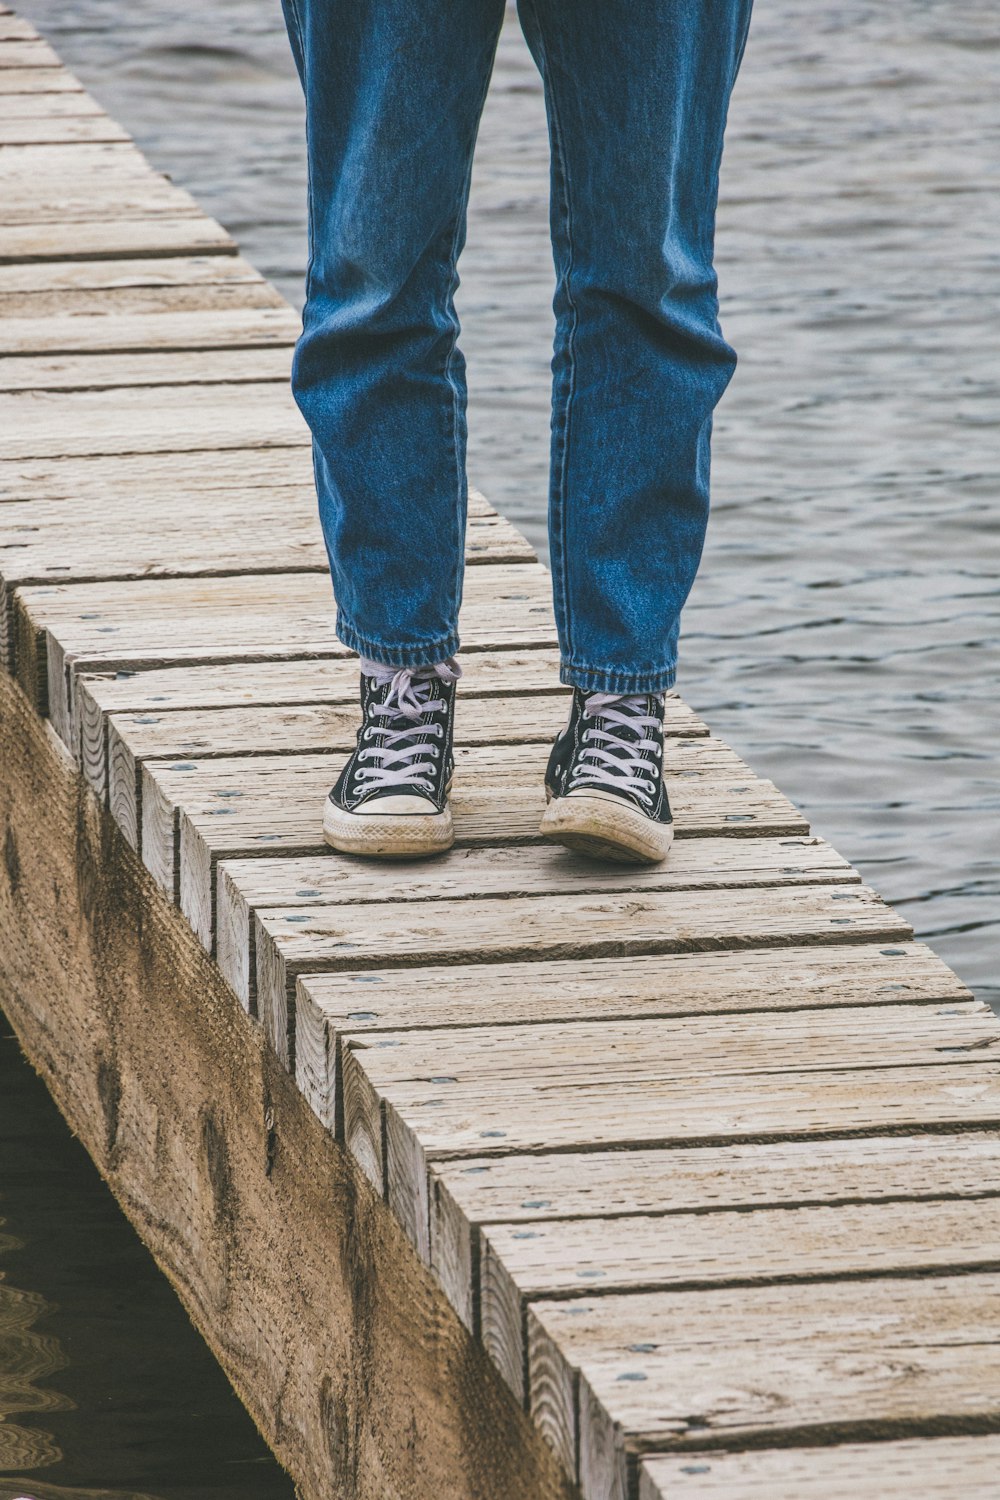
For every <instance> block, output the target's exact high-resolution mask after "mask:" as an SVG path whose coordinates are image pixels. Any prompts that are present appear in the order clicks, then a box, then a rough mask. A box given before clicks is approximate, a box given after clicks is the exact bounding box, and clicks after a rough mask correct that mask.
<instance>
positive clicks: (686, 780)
mask: <svg viewBox="0 0 1000 1500" xmlns="http://www.w3.org/2000/svg"><path fill="white" fill-rule="evenodd" d="M527 566H529V565H527V564H526V565H525V567H527ZM476 571H479V570H476ZM50 654H51V653H50ZM673 743H674V745H675V746H676V749H675V750H674V756H675V758H676V760H677V761H679V762H680V763H681V764H682V765H683V767H684V770H683V771H680V770H679V771H678V774H677V775H676V776H675V778H674V781H673V784H672V804H673V808H674V815H675V819H676V822H677V829H678V833H679V834H680V835H681V836H685V837H691V836H693V837H704V836H707V835H710V834H719V833H722V834H727V835H733V836H741V837H746V836H749V834H750V833H751V832H753V833H754V834H757V835H761V836H768V835H770V836H775V837H777V836H779V835H780V836H793V837H794V836H799V835H803V834H807V833H808V831H809V829H808V824H807V823H806V821H805V819H804V818H803V817H802V816H801V814H800V813H798V812H797V811H796V810H795V809H794V808H793V807H792V805H791V803H790V802H788V800H787V798H785V797H783V796H782V795H781V794H780V793H779V792H778V791H777V789H776V788H774V787H773V786H772V784H771V783H770V782H760V781H758V780H757V779H756V778H755V777H753V776H752V775H751V774H748V773H746V772H745V771H742V770H741V771H739V772H737V773H733V774H731V775H730V777H728V778H727V777H724V775H723V774H721V773H720V770H719V769H718V768H719V767H720V766H722V765H724V764H725V762H724V761H722V759H721V757H720V760H719V761H718V762H716V763H715V764H713V760H712V758H710V757H705V759H704V762H703V763H702V764H699V760H698V757H697V755H696V754H695V751H696V747H697V746H698V745H699V744H707V743H708V738H707V737H701V738H700V739H691V740H684V739H682V738H678V739H676V740H675V741H674V742H673ZM547 755H548V746H547V743H533V744H527V745H496V746H484V747H477V746H469V745H461V746H460V747H459V749H458V752H457V756H456V780H455V786H454V789H453V792H452V797H451V804H452V809H453V813H454V816H455V827H456V843H457V845H458V847H460V848H461V847H467V846H470V845H483V844H517V843H538V842H539V841H540V837H541V836H540V834H539V821H540V819H541V815H542V812H543V810H544V789H543V775H544V766H545V761H546V759H547ZM342 762H343V753H342V752H341V753H338V754H330V755H321V756H317V755H313V754H307V753H302V754H296V755H283V756H278V755H257V756H239V757H225V756H220V757H218V758H217V759H208V760H206V761H204V762H200V761H195V760H192V759H188V758H184V759H181V760H175V761H154V760H148V761H145V762H143V763H142V766H141V787H139V788H137V792H136V795H137V797H138V799H139V809H138V815H139V816H140V817H141V826H142V840H141V847H142V855H143V860H144V861H145V863H146V865H147V868H148V869H150V871H152V872H153V873H154V874H157V872H164V871H172V870H174V869H175V868H178V867H180V868H181V869H182V871H183V875H182V882H183V890H184V896H183V902H184V909H185V912H186V913H187V914H189V916H193V914H194V913H196V912H201V913H207V912H209V911H210V910H211V909H212V906H213V898H212V895H211V893H210V891H209V889H208V888H207V887H206V886H205V883H204V882H205V878H206V872H207V871H209V870H210V869H211V868H212V867H214V865H215V864H216V863H217V861H218V860H220V859H233V858H242V857H250V856H253V855H259V854H260V853H265V854H269V855H271V856H272V857H273V856H277V855H289V854H292V855H300V856H301V855H314V854H326V852H327V851H326V845H325V844H324V842H323V838H322V808H323V805H324V802H325V799H326V796H327V793H328V792H329V789H330V786H331V785H332V784H333V782H334V780H335V779H336V776H337V774H338V772H339V769H340V766H341V764H342ZM116 781H117V784H118V785H119V786H120V787H121V789H122V793H121V794H122V796H123V798H125V799H126V800H127V802H129V803H130V802H131V789H130V787H129V784H128V772H127V768H125V770H124V771H122V772H118V773H116ZM123 805H124V804H123ZM147 806H150V807H151V809H152V811H151V812H150V815H149V817H148V818H147V812H146V809H147ZM175 814H176V816H175ZM178 818H179V821H178ZM178 840H179V844H180V848H179V849H178ZM157 878H160V877H159V874H157ZM170 888H171V885H170V882H169V881H168V882H167V884H166V885H165V889H168V890H169V889H170ZM845 925H846V918H845ZM318 930H319V929H317V931H318Z"/></svg>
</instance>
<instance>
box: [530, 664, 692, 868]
mask: <svg viewBox="0 0 1000 1500" xmlns="http://www.w3.org/2000/svg"><path fill="white" fill-rule="evenodd" d="M545 796H546V799H547V801H548V804H549V805H548V807H547V808H546V810H545V815H544V817H543V818H542V828H541V831H542V833H543V834H544V835H545V837H546V838H549V839H554V840H555V842H556V843H557V844H566V845H568V847H569V848H570V849H578V850H579V851H580V852H581V853H582V854H592V855H595V856H596V857H597V858H599V859H613V860H618V861H620V862H621V863H622V864H639V865H647V864H648V865H655V864H659V862H660V860H662V859H666V857H667V851H668V850H669V848H670V845H671V843H672V841H673V836H674V827H673V820H672V818H671V815H670V803H669V801H668V800H667V793H666V788H665V787H664V785H663V696H662V694H659V695H658V694H655V693H586V692H584V691H583V689H582V688H574V689H573V706H572V708H571V710H570V716H569V723H568V724H567V725H566V728H565V729H564V730H563V732H562V734H560V736H559V738H558V739H557V740H556V742H555V744H554V746H553V747H552V754H551V755H550V756H549V764H548V769H547V770H546V772H545Z"/></svg>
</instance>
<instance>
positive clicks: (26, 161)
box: [0, 106, 194, 203]
mask: <svg viewBox="0 0 1000 1500" xmlns="http://www.w3.org/2000/svg"><path fill="white" fill-rule="evenodd" d="M0 111H2V106H0ZM84 180H85V181H86V182H87V184H88V186H90V185H92V186H93V187H94V188H95V190H96V191H99V192H101V193H105V192H111V191H113V189H114V185H115V183H118V184H119V185H123V184H125V183H129V184H133V183H135V182H150V183H157V184H159V183H163V182H169V178H167V177H166V176H165V175H164V174H163V173H162V172H157V171H156V170H155V169H154V168H153V167H152V166H150V164H149V162H148V161H147V160H146V158H145V156H143V154H142V152H141V151H140V150H139V148H138V146H137V145H136V144H135V142H134V141H127V142H124V143H120V142H119V143H102V144H98V145H82V146H72V147H67V146H58V145H56V146H48V145H45V146H30V147H28V148H27V149H25V150H23V151H10V152H6V151H5V152H3V153H0V184H3V185H4V186H5V187H8V188H13V189H14V191H15V192H18V191H20V190H21V189H27V188H28V187H30V184H31V183H35V184H37V185H43V184H46V183H49V182H54V183H60V184H61V183H66V182H76V183H82V182H83V181H84ZM178 191H181V190H178ZM184 196H185V198H187V200H188V201H189V202H192V203H193V202H194V200H193V199H192V198H191V196H190V194H188V193H185V195H184Z"/></svg>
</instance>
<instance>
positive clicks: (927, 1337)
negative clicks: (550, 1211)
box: [528, 1275, 1000, 1500]
mask: <svg viewBox="0 0 1000 1500" xmlns="http://www.w3.org/2000/svg"><path fill="white" fill-rule="evenodd" d="M528 1322H529V1345H530V1360H531V1383H532V1412H533V1415H534V1417H535V1421H536V1423H537V1424H538V1425H539V1426H540V1427H541V1428H542V1430H543V1432H544V1433H545V1434H546V1436H547V1438H548V1440H549V1441H550V1442H551V1443H552V1445H553V1447H554V1448H555V1449H556V1452H557V1453H559V1454H560V1455H561V1456H562V1457H563V1459H564V1461H567V1462H568V1464H569V1466H570V1472H571V1473H572V1472H573V1470H574V1467H575V1460H576V1459H577V1457H579V1472H580V1481H581V1492H582V1495H583V1496H584V1497H585V1500H598V1497H600V1500H625V1497H626V1496H627V1494H628V1493H629V1489H628V1485H629V1478H630V1475H631V1474H632V1473H634V1465H635V1459H636V1456H637V1455H638V1454H639V1453H640V1452H646V1451H648V1450H649V1449H652V1448H667V1447H673V1448H689V1449H691V1448H693V1449H698V1448H704V1447H706V1446H712V1447H715V1446H730V1447H741V1446H742V1447H745V1446H747V1445H748V1444H760V1443H761V1442H763V1441H768V1440H769V1441H771V1442H772V1443H773V1442H778V1443H780V1444H782V1445H787V1444H789V1443H790V1442H796V1441H799V1442H801V1441H812V1442H815V1441H821V1442H829V1441H831V1439H834V1438H836V1439H838V1440H848V1441H850V1440H860V1439H869V1438H873V1437H881V1438H891V1437H901V1436H904V1435H906V1434H907V1433H912V1432H914V1431H920V1432H921V1433H923V1434H924V1435H928V1436H929V1435H932V1434H935V1433H941V1434H948V1433H952V1434H954V1433H956V1432H959V1433H960V1432H962V1431H974V1430H975V1429H976V1427H980V1428H982V1427H984V1426H990V1427H996V1426H998V1425H1000V1395H998V1392H1000V1339H998V1338H997V1337H996V1332H995V1330H996V1329H997V1327H998V1326H1000V1277H998V1276H996V1275H963V1276H953V1277H947V1276H931V1277H915V1278H898V1279H885V1280H871V1281H857V1282H817V1283H814V1284H812V1285H805V1286H782V1287H749V1288H746V1287H744V1288H739V1289H737V1290H729V1289H727V1290H717V1291H706V1292H686V1293H681V1292H673V1293H671V1292H652V1293H648V1294H634V1295H631V1296H619V1297H609V1298H601V1299H598V1300H597V1301H595V1302H593V1303H590V1304H589V1305H583V1304H580V1303H574V1304H568V1303H560V1302H550V1303H535V1304H534V1305H533V1306H532V1308H531V1309H530V1311H529V1314H528ZM972 1349H975V1357H974V1358H970V1350H972ZM577 1370H579V1372H580V1373H579V1393H578V1397H577V1399H576V1400H574V1387H575V1385H576V1380H575V1372H576V1371H577ZM574 1406H576V1407H577V1408H578V1410H577V1413H576V1420H578V1421H579V1452H578V1454H577V1451H576V1449H577V1444H576V1442H575V1441H574V1436H573V1426H572V1424H573V1421H574Z"/></svg>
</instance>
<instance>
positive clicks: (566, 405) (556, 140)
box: [526, 0, 580, 655]
mask: <svg viewBox="0 0 1000 1500" xmlns="http://www.w3.org/2000/svg"><path fill="white" fill-rule="evenodd" d="M526 3H527V4H528V5H530V8H531V11H532V14H533V16H534V21H535V31H536V34H537V37H538V48H539V52H540V54H541V58H542V63H543V65H544V78H543V83H544V86H545V92H546V95H547V98H548V106H549V112H550V119H551V122H552V153H553V158H554V160H555V163H556V166H557V168H558V175H559V182H560V187H561V206H562V218H563V229H564V232H565V235H566V247H567V258H566V270H565V273H564V275H563V278H562V281H563V286H564V287H565V291H566V301H567V303H568V304H569V309H570V326H569V330H568V332H567V334H566V362H567V365H568V374H567V378H566V395H565V398H564V400H563V402H562V409H563V419H562V428H561V433H560V436H561V443H562V447H561V452H560V455H559V472H558V479H557V480H556V484H555V486H554V489H555V495H556V498H557V501H558V518H557V528H556V529H557V532H558V538H559V557H558V567H559V584H560V590H561V593H562V599H561V601H559V603H560V604H561V608H559V607H557V610H556V614H557V623H558V616H559V615H561V616H562V625H563V633H564V636H565V641H566V654H567V655H569V654H571V653H572V650H573V625H572V618H573V612H572V609H571V607H570V588H569V564H568V546H567V536H566V520H567V517H566V512H567V504H566V475H567V470H568V468H569V437H570V418H571V413H572V406H573V396H574V394H575V391H576V333H577V328H578V326H579V322H580V314H579V310H578V308H577V306H576V303H575V302H574V300H573V289H572V284H571V278H572V275H573V270H574V251H573V213H572V208H571V205H570V181H569V165H568V162H567V158H566V154H565V152H564V150H563V144H562V139H563V135H562V123H561V121H560V118H559V106H558V104H557V102H556V91H555V88H554V87H553V84H552V68H551V64H550V62H549V50H548V46H547V44H546V41H545V37H544V34H543V31H542V23H541V19H540V17H539V14H538V7H537V5H536V4H535V0H526ZM553 478H554V479H555V478H556V476H555V475H553Z"/></svg>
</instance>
